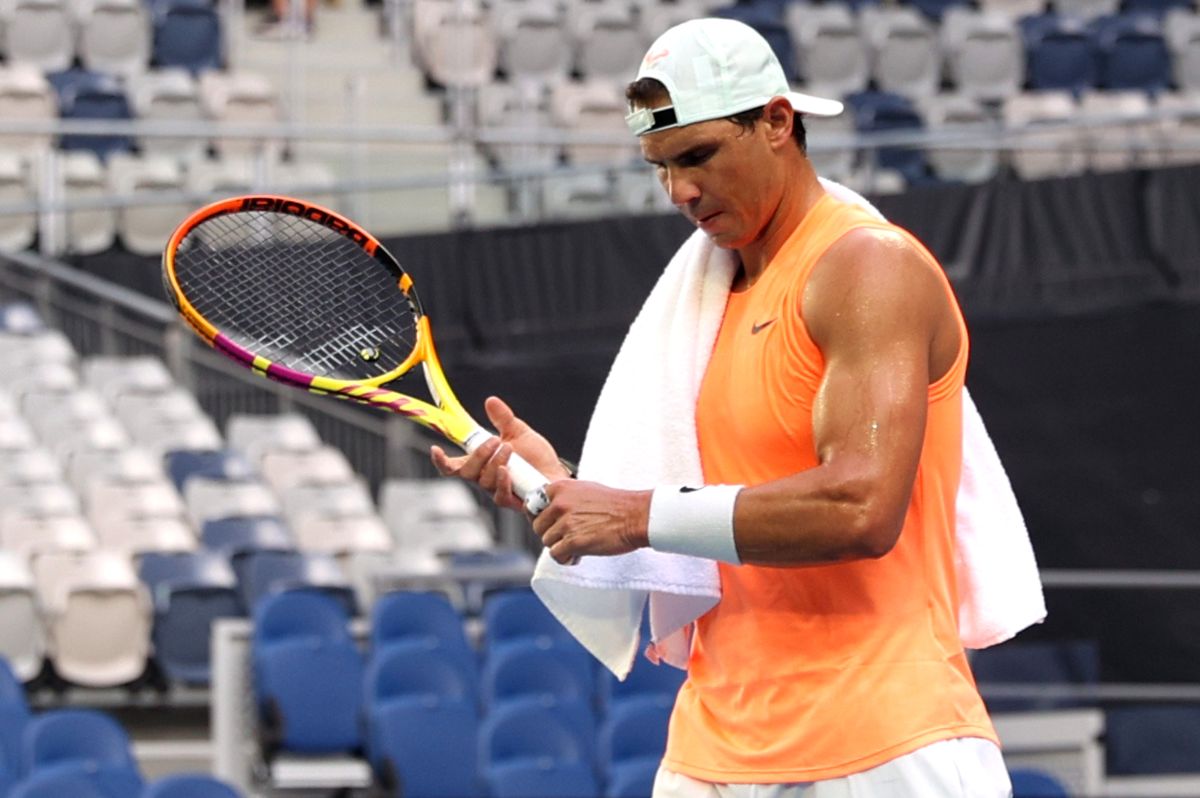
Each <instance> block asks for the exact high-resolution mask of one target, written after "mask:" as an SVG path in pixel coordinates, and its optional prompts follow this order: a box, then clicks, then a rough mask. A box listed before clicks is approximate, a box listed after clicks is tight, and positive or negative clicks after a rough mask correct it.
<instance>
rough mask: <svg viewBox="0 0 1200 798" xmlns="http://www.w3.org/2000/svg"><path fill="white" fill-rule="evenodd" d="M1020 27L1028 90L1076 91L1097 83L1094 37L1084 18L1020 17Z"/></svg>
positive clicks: (1054, 15)
mask: <svg viewBox="0 0 1200 798" xmlns="http://www.w3.org/2000/svg"><path fill="white" fill-rule="evenodd" d="M1020 28H1021V35H1022V38H1023V39H1024V42H1025V55H1026V59H1027V68H1026V83H1027V87H1028V88H1029V89H1032V90H1042V89H1065V90H1067V91H1071V92H1074V93H1076V94H1078V93H1079V92H1081V91H1083V90H1084V89H1088V88H1094V87H1095V86H1096V85H1097V82H1098V74H1097V73H1098V63H1097V57H1096V40H1095V37H1094V36H1093V35H1092V33H1091V31H1090V30H1089V28H1088V26H1087V22H1086V21H1085V20H1082V19H1077V18H1075V17H1068V16H1060V15H1057V14H1053V13H1048V14H1041V15H1038V16H1031V17H1023V18H1022V19H1021V21H1020Z"/></svg>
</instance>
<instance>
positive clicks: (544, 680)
mask: <svg viewBox="0 0 1200 798" xmlns="http://www.w3.org/2000/svg"><path fill="white" fill-rule="evenodd" d="M480 695H481V697H482V699H483V703H484V705H485V707H487V714H491V713H493V712H495V711H496V709H497V708H498V707H500V706H502V705H504V704H509V703H533V704H537V705H538V706H553V707H554V708H555V711H556V712H559V713H560V714H561V715H562V717H564V718H571V719H572V720H574V721H578V723H577V725H578V727H579V733H580V734H583V735H586V737H587V740H588V741H589V742H591V739H592V738H591V734H592V733H594V727H595V709H594V700H595V697H596V677H595V671H594V665H593V662H592V660H591V658H590V657H589V655H588V654H587V653H586V652H585V651H584V650H583V648H582V647H580V646H578V644H576V645H563V644H553V643H548V642H546V641H538V642H530V643H512V644H510V645H507V646H503V647H502V648H500V649H498V650H496V651H489V652H485V654H484V659H483V664H482V667H481V670H480Z"/></svg>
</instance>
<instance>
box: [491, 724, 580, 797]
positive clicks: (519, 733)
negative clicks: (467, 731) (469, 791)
mask: <svg viewBox="0 0 1200 798" xmlns="http://www.w3.org/2000/svg"><path fill="white" fill-rule="evenodd" d="M590 743H591V741H590V740H588V739H585V738H583V737H581V736H580V735H579V731H578V730H577V729H575V728H573V727H572V725H571V724H570V723H569V722H567V721H566V720H565V719H564V717H563V715H562V713H561V712H559V711H557V709H556V708H547V707H542V706H537V705H533V704H527V703H518V704H512V705H508V706H502V707H496V708H495V709H493V710H492V711H490V712H489V713H488V715H487V716H486V717H485V718H484V720H483V722H482V724H481V726H480V731H479V751H480V756H479V758H480V767H479V770H480V774H481V776H482V778H483V780H484V781H485V782H486V783H487V786H488V790H489V794H490V795H491V796H493V798H594V797H595V796H598V795H599V793H600V788H599V782H598V779H597V777H596V774H595V771H594V770H593V766H592V756H591V751H592V750H593V749H592V748H591V745H590Z"/></svg>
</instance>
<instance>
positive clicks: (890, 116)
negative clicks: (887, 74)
mask: <svg viewBox="0 0 1200 798" xmlns="http://www.w3.org/2000/svg"><path fill="white" fill-rule="evenodd" d="M846 103H847V104H848V105H849V107H850V109H851V110H852V112H853V114H854V127H855V129H856V130H858V132H860V133H886V132H889V131H904V130H912V131H919V130H921V129H923V128H924V127H925V123H924V120H923V119H922V118H921V114H920V112H919V111H918V110H917V108H916V106H915V105H913V103H912V102H911V101H910V100H909V99H908V98H907V97H904V96H902V95H899V94H894V93H892V92H884V91H861V92H855V93H854V94H851V95H849V96H848V97H846ZM875 163H876V165H877V166H879V167H880V168H883V169H894V170H895V171H897V172H899V173H900V174H901V175H903V176H904V179H905V180H906V181H907V182H908V183H910V184H912V183H921V182H925V181H927V180H929V179H930V178H929V175H930V169H929V164H928V162H927V161H926V159H925V153H924V152H923V151H922V150H921V148H920V147H900V146H891V147H880V148H878V149H877V150H876V151H875Z"/></svg>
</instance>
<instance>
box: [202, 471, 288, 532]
mask: <svg viewBox="0 0 1200 798" xmlns="http://www.w3.org/2000/svg"><path fill="white" fill-rule="evenodd" d="M183 498H184V502H185V504H186V505H187V514H188V517H189V518H190V519H191V521H192V523H193V524H194V525H195V526H196V527H202V526H204V524H205V523H207V522H209V521H218V520H220V519H222V518H245V517H247V516H264V515H278V514H280V513H281V512H282V511H283V507H282V504H281V503H280V500H279V497H278V496H277V495H276V494H275V492H274V491H273V490H271V487H270V486H269V485H267V484H266V483H265V482H263V481H262V480H260V479H258V478H257V477H255V476H251V477H245V478H235V479H228V478H225V477H221V476H217V477H212V476H204V475H199V474H194V475H192V476H191V477H190V478H189V479H188V480H187V483H186V484H185V485H184V486H183Z"/></svg>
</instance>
